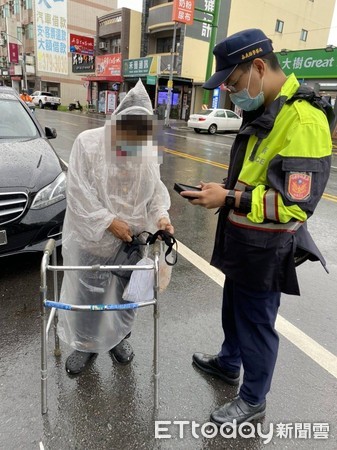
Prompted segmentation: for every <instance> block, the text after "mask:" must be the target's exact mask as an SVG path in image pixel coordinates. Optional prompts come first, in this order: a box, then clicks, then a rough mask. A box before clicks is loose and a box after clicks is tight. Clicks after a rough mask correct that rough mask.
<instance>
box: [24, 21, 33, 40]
mask: <svg viewBox="0 0 337 450" xmlns="http://www.w3.org/2000/svg"><path fill="white" fill-rule="evenodd" d="M26 36H27V38H28V39H34V26H33V24H32V23H29V24H28V25H27V27H26Z"/></svg>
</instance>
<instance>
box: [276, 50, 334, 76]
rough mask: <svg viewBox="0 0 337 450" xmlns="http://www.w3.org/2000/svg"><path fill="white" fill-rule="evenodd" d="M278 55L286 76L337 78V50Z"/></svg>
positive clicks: (288, 52) (289, 52)
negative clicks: (292, 74)
mask: <svg viewBox="0 0 337 450" xmlns="http://www.w3.org/2000/svg"><path fill="white" fill-rule="evenodd" d="M282 53H283V54H281V53H276V55H277V58H278V60H279V62H280V65H281V68H282V70H283V71H284V72H285V74H286V75H289V74H291V73H294V74H295V75H296V77H297V78H337V49H332V51H326V50H325V49H315V50H301V51H291V50H289V51H287V52H282Z"/></svg>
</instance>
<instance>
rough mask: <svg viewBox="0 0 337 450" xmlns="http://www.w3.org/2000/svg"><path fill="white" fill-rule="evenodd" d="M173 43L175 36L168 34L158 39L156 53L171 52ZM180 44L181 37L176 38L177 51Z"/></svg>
mask: <svg viewBox="0 0 337 450" xmlns="http://www.w3.org/2000/svg"><path fill="white" fill-rule="evenodd" d="M172 44H173V37H171V36H168V37H164V38H158V39H157V49H156V53H171V51H172ZM179 46H180V42H179V38H178V39H177V40H176V48H175V52H177V51H178V47H179Z"/></svg>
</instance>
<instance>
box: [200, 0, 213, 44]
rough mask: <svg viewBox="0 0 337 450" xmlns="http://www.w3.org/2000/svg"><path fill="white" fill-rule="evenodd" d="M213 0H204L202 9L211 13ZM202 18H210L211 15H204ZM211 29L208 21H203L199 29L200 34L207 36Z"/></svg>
mask: <svg viewBox="0 0 337 450" xmlns="http://www.w3.org/2000/svg"><path fill="white" fill-rule="evenodd" d="M214 3H215V0H204V10H205V11H207V12H209V13H213V12H214V8H215V4H214ZM206 14H207V13H206ZM204 20H212V16H211V15H209V16H207V17H205V16H204ZM211 31H212V25H211V24H210V23H205V22H203V24H202V29H201V36H203V37H206V38H209V37H210V35H211Z"/></svg>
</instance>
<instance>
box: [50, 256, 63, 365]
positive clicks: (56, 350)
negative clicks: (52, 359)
mask: <svg viewBox="0 0 337 450" xmlns="http://www.w3.org/2000/svg"><path fill="white" fill-rule="evenodd" d="M52 264H53V266H57V249H56V248H54V251H53V253H52ZM53 281H54V301H55V302H58V301H59V289H58V278H57V272H54V273H53ZM57 314H58V312H57V311H55V315H54V342H55V346H54V355H55V356H61V349H60V339H59V337H58V334H57V324H58V317H57Z"/></svg>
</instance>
